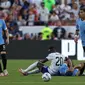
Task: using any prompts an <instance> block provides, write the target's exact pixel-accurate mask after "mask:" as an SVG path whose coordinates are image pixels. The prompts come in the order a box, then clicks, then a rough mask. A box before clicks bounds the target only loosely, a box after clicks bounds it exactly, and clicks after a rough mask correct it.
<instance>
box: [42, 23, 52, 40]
mask: <svg viewBox="0 0 85 85" xmlns="http://www.w3.org/2000/svg"><path fill="white" fill-rule="evenodd" d="M41 33H42V39H43V40H48V38H50V39H51V34H52V29H51V28H50V27H48V24H46V25H45V27H44V28H43V29H42V30H41Z"/></svg>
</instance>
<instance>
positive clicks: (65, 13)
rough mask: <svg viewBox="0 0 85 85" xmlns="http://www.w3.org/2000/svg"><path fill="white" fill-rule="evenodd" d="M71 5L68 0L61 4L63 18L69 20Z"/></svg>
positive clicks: (61, 16)
mask: <svg viewBox="0 0 85 85" xmlns="http://www.w3.org/2000/svg"><path fill="white" fill-rule="evenodd" d="M70 11H71V7H70V6H69V5H68V4H67V0H65V2H64V4H61V5H60V18H61V19H62V20H67V19H69V17H70Z"/></svg>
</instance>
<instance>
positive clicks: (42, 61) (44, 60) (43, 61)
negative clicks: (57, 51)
mask: <svg viewBox="0 0 85 85" xmlns="http://www.w3.org/2000/svg"><path fill="white" fill-rule="evenodd" d="M39 61H40V62H41V63H45V62H47V61H48V59H47V58H45V59H42V60H39Z"/></svg>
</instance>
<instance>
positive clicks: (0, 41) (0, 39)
mask: <svg viewBox="0 0 85 85" xmlns="http://www.w3.org/2000/svg"><path fill="white" fill-rule="evenodd" d="M4 36H5V37H4ZM4 38H5V39H4ZM5 43H6V44H9V36H8V30H7V27H6V23H5V21H4V20H3V19H0V54H1V59H2V65H3V70H2V66H1V63H0V76H6V75H8V71H7V58H6V47H5Z"/></svg>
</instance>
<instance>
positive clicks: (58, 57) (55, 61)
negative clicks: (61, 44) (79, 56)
mask: <svg viewBox="0 0 85 85" xmlns="http://www.w3.org/2000/svg"><path fill="white" fill-rule="evenodd" d="M48 51H49V54H48V56H47V57H46V58H45V59H43V60H40V61H37V62H35V63H33V64H31V65H30V66H29V67H28V68H27V69H25V70H24V69H19V72H20V73H22V74H23V75H29V74H33V73H39V72H40V71H41V70H40V68H39V67H38V68H36V67H37V66H39V63H40V65H41V66H43V69H44V70H43V72H47V71H48V72H49V73H50V74H51V75H55V74H56V73H57V72H58V69H59V67H60V66H61V65H62V64H63V63H64V60H66V59H67V60H69V58H67V57H65V56H63V55H62V54H60V53H58V52H56V48H55V47H53V46H51V47H49V49H48ZM47 61H51V65H50V66H49V67H47V66H44V65H43V64H41V63H45V62H47Z"/></svg>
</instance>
